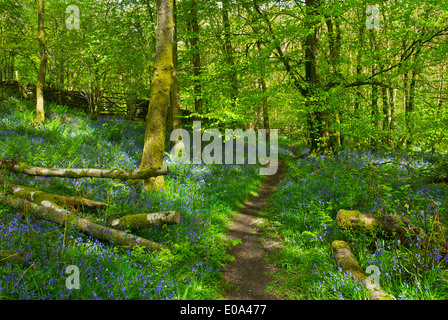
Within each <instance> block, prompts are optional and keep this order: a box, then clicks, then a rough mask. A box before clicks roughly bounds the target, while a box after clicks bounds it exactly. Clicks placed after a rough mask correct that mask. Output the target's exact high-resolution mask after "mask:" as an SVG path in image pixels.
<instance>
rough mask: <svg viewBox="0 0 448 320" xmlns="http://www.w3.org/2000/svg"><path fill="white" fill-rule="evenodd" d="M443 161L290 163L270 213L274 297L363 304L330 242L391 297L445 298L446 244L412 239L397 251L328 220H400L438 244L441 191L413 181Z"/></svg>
mask: <svg viewBox="0 0 448 320" xmlns="http://www.w3.org/2000/svg"><path fill="white" fill-rule="evenodd" d="M445 157H446V156H444V155H443V154H440V155H419V156H418V155H410V154H396V153H384V152H378V151H340V152H339V153H338V154H337V155H333V156H311V157H308V158H304V159H295V160H291V161H289V163H288V164H289V170H288V174H287V176H286V177H285V179H284V180H283V181H282V182H281V183H280V185H279V187H278V190H277V192H276V194H275V195H274V197H273V198H272V208H271V210H270V214H271V215H270V223H271V224H273V225H276V226H277V228H278V230H279V233H280V234H281V235H282V237H283V243H284V245H285V248H284V249H283V250H282V252H281V254H279V255H277V256H276V257H275V261H276V262H277V263H278V264H279V265H280V266H282V271H281V273H280V275H279V277H280V278H283V284H282V287H281V288H280V291H282V292H288V295H289V296H290V298H292V299H368V298H369V295H368V292H367V291H366V290H365V289H364V288H363V286H362V284H359V283H357V282H356V281H354V280H353V279H352V278H351V277H347V275H346V274H344V273H342V272H341V269H339V268H337V266H336V265H335V262H334V257H333V256H332V253H331V250H330V249H329V246H330V243H331V242H332V241H334V240H344V241H346V242H348V243H349V244H350V246H351V247H352V251H353V252H354V254H355V256H356V257H357V259H358V262H359V263H360V265H361V267H363V268H364V269H366V268H367V267H368V266H370V265H374V266H376V267H377V269H376V270H378V271H379V272H378V275H379V278H378V279H379V285H380V286H381V287H382V288H383V289H384V290H385V291H386V292H388V293H390V294H392V295H393V296H394V297H395V298H396V299H447V298H448V280H447V279H448V272H447V259H448V257H447V255H446V254H447V252H446V243H444V242H440V243H436V244H435V245H431V247H429V248H428V247H425V248H424V247H422V246H420V245H419V239H417V243H416V244H415V245H414V246H412V244H410V245H409V246H403V245H402V244H400V243H399V240H394V239H390V238H386V237H384V235H377V236H376V237H374V238H372V237H366V236H365V235H364V234H354V233H350V234H349V233H347V232H342V231H340V230H339V229H338V227H337V224H336V222H335V217H336V214H337V212H338V210H339V209H345V210H359V211H361V212H363V213H370V214H375V215H381V214H403V215H405V216H406V217H408V218H409V219H410V220H411V222H412V223H413V224H415V225H416V226H420V227H422V228H423V229H424V230H425V232H426V234H427V235H429V236H431V237H432V238H433V239H441V233H438V232H441V231H440V228H438V226H440V225H443V226H444V227H445V228H446V227H447V226H448V213H447V207H448V187H447V185H446V184H444V183H429V182H428V181H425V180H424V179H420V178H419V177H421V176H422V172H423V171H425V170H427V169H428V168H431V167H432V166H433V163H434V158H438V159H439V160H441V159H442V160H443V158H445ZM429 160H431V161H429ZM436 242H437V241H436ZM277 290H279V289H278V288H277Z"/></svg>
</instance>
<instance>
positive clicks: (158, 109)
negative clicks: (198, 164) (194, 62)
mask: <svg viewBox="0 0 448 320" xmlns="http://www.w3.org/2000/svg"><path fill="white" fill-rule="evenodd" d="M173 45H174V13H173V0H157V45H156V57H155V61H154V76H153V80H152V85H151V96H150V99H149V107H148V114H147V116H146V130H145V138H144V146H143V156H142V161H141V163H140V169H145V168H151V167H161V166H162V164H163V158H164V156H165V135H166V118H167V111H168V106H169V103H170V88H171V84H172V81H173V68H174V67H173ZM145 188H146V190H148V191H150V190H164V189H165V181H164V179H163V176H157V177H151V178H149V179H147V180H146V181H145Z"/></svg>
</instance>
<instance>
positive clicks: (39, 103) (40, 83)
mask: <svg viewBox="0 0 448 320" xmlns="http://www.w3.org/2000/svg"><path fill="white" fill-rule="evenodd" d="M44 8H45V6H44V0H38V15H37V17H38V19H37V20H38V35H37V39H38V41H39V48H40V67H39V73H38V75H37V83H36V121H37V122H45V111H44V91H43V89H44V86H45V72H46V70H47V52H46V47H45V32H44V11H45V9H44Z"/></svg>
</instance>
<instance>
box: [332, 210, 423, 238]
mask: <svg viewBox="0 0 448 320" xmlns="http://www.w3.org/2000/svg"><path fill="white" fill-rule="evenodd" d="M336 222H337V224H338V227H339V228H340V229H346V230H354V231H356V230H357V231H360V232H363V233H375V232H380V231H385V232H386V233H387V234H389V235H391V236H394V237H395V238H397V239H400V241H401V243H402V244H408V243H412V242H413V241H415V239H416V238H417V237H419V238H420V239H422V240H424V239H425V238H426V234H425V232H424V231H423V229H421V228H418V227H415V226H413V225H412V224H411V222H410V221H409V219H408V218H406V217H404V216H401V215H388V214H386V215H380V216H377V215H373V214H365V213H361V212H359V211H358V210H355V211H348V210H339V211H338V214H337V216H336Z"/></svg>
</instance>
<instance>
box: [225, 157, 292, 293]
mask: <svg viewBox="0 0 448 320" xmlns="http://www.w3.org/2000/svg"><path fill="white" fill-rule="evenodd" d="M285 171H286V164H285V163H284V162H283V161H279V162H278V170H277V173H276V174H274V175H270V176H266V178H265V180H264V181H263V184H262V185H261V186H260V188H259V190H258V193H257V195H255V196H253V197H252V198H251V199H249V200H248V201H247V202H246V203H245V204H244V206H243V207H242V208H241V209H240V210H239V213H238V214H236V215H235V217H234V219H233V222H232V224H231V225H230V227H229V230H228V236H227V237H228V240H234V239H241V241H242V243H240V244H237V245H236V246H234V247H232V248H231V250H229V252H228V253H229V254H230V255H232V256H233V257H235V259H234V260H233V261H231V262H229V263H228V264H227V266H226V268H225V270H224V274H223V280H222V285H223V296H224V298H226V299H229V300H277V299H281V298H280V297H278V296H275V295H274V294H271V293H267V292H266V287H267V285H268V284H269V283H270V282H271V281H272V280H273V279H272V275H271V274H272V269H273V267H272V265H271V264H270V263H269V262H268V261H266V250H265V248H263V245H262V242H261V240H260V234H259V232H257V229H256V227H255V225H254V222H255V220H256V219H257V217H258V215H259V213H260V210H262V209H264V208H265V207H266V206H267V200H268V199H269V197H270V196H271V195H272V194H273V193H274V192H275V189H276V186H277V185H278V183H279V182H280V181H281V180H282V179H283V177H284V174H285Z"/></svg>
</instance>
